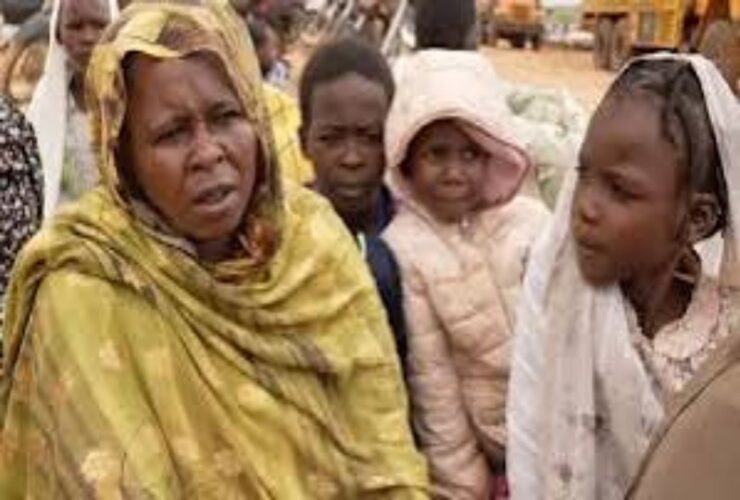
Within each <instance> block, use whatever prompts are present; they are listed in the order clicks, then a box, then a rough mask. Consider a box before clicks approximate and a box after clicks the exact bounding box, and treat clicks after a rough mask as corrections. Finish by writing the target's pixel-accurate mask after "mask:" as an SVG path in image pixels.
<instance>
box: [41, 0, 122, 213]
mask: <svg viewBox="0 0 740 500" xmlns="http://www.w3.org/2000/svg"><path fill="white" fill-rule="evenodd" d="M117 14H118V3H117V1H116V0H54V3H53V6H52V15H51V24H50V26H51V28H50V37H49V51H48V54H47V59H46V66H45V68H44V74H43V76H42V77H41V80H40V81H39V84H38V86H37V87H36V90H35V92H34V95H33V98H32V99H31V103H30V105H29V108H28V118H29V120H30V121H31V123H32V124H33V126H34V129H35V131H36V136H37V138H38V143H39V150H40V152H41V162H42V165H43V169H44V218H49V217H51V216H52V215H54V212H55V210H56V208H57V206H58V205H59V204H60V203H63V202H66V201H71V200H74V199H76V198H78V197H79V196H80V195H82V193H84V192H86V191H87V190H89V189H90V188H92V187H93V186H95V185H96V184H97V182H98V170H97V167H96V164H95V159H94V156H93V152H92V143H91V131H90V130H89V125H88V120H87V109H86V105H85V72H86V70H87V64H88V61H89V60H90V55H91V54H92V50H93V48H94V47H95V44H96V43H97V41H98V38H99V37H100V35H101V33H102V32H103V29H104V28H105V27H106V26H107V25H108V23H109V22H110V21H111V19H113V18H114V17H115V16H116V15H117Z"/></svg>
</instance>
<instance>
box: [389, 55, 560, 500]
mask: <svg viewBox="0 0 740 500" xmlns="http://www.w3.org/2000/svg"><path fill="white" fill-rule="evenodd" d="M486 65H487V63H486V62H484V64H483V66H481V65H479V64H477V63H476V62H474V61H471V59H470V58H464V57H463V58H456V57H455V55H454V54H446V55H445V56H444V57H439V58H424V59H423V60H419V63H418V64H417V66H416V67H415V68H413V71H414V73H413V74H414V75H416V78H415V80H414V82H413V84H411V82H406V83H407V84H406V85H404V86H402V87H399V88H398V89H397V94H396V97H395V99H394V102H393V104H392V106H391V111H390V114H389V117H388V121H387V124H386V144H385V145H386V156H387V165H388V168H389V169H390V175H391V178H392V181H393V186H394V189H395V191H396V195H397V197H398V198H399V201H400V206H399V210H398V214H397V215H396V218H395V219H394V220H393V222H392V223H391V225H390V227H389V228H388V230H387V231H386V233H385V235H384V237H385V238H386V240H387V242H388V243H389V244H390V246H391V248H392V250H393V251H394V252H395V255H396V258H397V260H398V262H399V264H400V267H401V276H402V281H403V288H404V309H405V314H406V319H407V327H408V348H409V354H408V365H407V367H408V370H409V373H408V384H409V388H410V392H411V400H412V404H413V418H414V423H415V428H416V431H417V433H418V437H419V441H420V444H421V446H422V449H423V451H424V452H425V453H426V455H427V458H428V459H429V463H430V466H431V476H432V481H433V485H434V495H435V498H445V499H448V498H449V499H455V500H468V499H470V500H479V499H489V498H492V497H493V495H494V494H496V493H495V490H494V487H495V484H496V478H497V477H498V478H501V472H502V471H503V464H504V449H505V431H504V415H505V413H504V401H505V394H506V385H507V380H508V371H509V340H510V338H511V334H512V327H513V314H512V308H513V304H514V303H515V301H516V295H517V291H518V288H519V284H520V280H521V278H522V276H523V270H524V261H525V256H526V253H527V251H528V248H529V246H530V244H531V242H532V241H533V239H534V238H535V236H536V235H537V234H538V233H539V232H540V231H541V229H542V228H543V225H544V223H545V221H546V220H547V218H548V214H547V211H546V209H545V208H544V206H543V205H542V204H541V203H540V202H538V201H535V200H534V199H525V198H515V195H516V193H517V190H518V188H519V186H520V184H521V182H522V179H523V178H524V177H525V175H526V172H527V169H528V167H529V160H528V158H527V156H526V155H525V154H524V153H523V152H522V150H521V148H520V147H519V146H517V143H516V141H515V140H514V138H513V137H511V136H510V134H508V133H507V120H508V119H509V115H508V114H507V112H506V110H505V109H506V108H505V106H504V104H503V101H502V99H500V96H499V95H497V94H496V93H495V91H493V90H492V89H491V87H489V86H487V85H486V84H485V82H486V80H485V79H484V78H481V75H482V74H485V72H486V71H489V70H488V68H487V66H486ZM451 89H464V92H457V91H451ZM497 473H498V475H497Z"/></svg>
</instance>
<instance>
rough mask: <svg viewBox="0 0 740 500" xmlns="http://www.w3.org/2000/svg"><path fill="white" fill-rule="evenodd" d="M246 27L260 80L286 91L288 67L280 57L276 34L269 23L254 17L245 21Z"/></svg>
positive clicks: (288, 83) (280, 47) (288, 81)
mask: <svg viewBox="0 0 740 500" xmlns="http://www.w3.org/2000/svg"><path fill="white" fill-rule="evenodd" d="M247 27H248V28H249V35H250V36H251V37H252V43H254V48H255V50H256V51H257V57H258V59H259V62H260V70H261V71H262V78H264V80H265V82H266V83H269V84H270V85H274V86H275V87H277V88H279V89H281V90H285V89H287V88H288V86H289V85H290V66H289V65H288V63H287V62H286V61H285V59H283V57H282V53H283V48H282V43H281V41H280V37H279V36H278V34H277V32H276V31H275V29H274V28H273V27H272V26H271V25H270V23H268V22H267V21H265V20H263V19H261V18H259V17H256V16H252V17H250V18H249V19H247Z"/></svg>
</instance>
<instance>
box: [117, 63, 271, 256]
mask: <svg viewBox="0 0 740 500" xmlns="http://www.w3.org/2000/svg"><path fill="white" fill-rule="evenodd" d="M130 69H131V73H129V74H128V75H127V77H128V78H127V81H130V82H132V84H131V88H130V89H129V95H130V101H129V105H128V112H127V115H126V121H125V130H124V132H125V137H126V140H125V141H124V155H123V156H124V158H126V161H127V162H128V163H129V165H128V168H130V169H131V171H132V174H133V176H134V178H135V181H136V182H137V184H138V187H139V188H140V189H141V190H142V191H143V193H144V195H145V196H146V198H147V200H148V201H149V203H150V204H151V205H153V206H154V208H156V209H157V210H158V211H159V212H160V213H161V215H162V216H163V217H164V218H165V219H166V220H167V222H168V223H169V224H170V225H171V226H172V227H173V228H174V229H175V230H177V231H178V232H179V233H180V234H182V235H184V236H185V237H187V238H188V239H190V240H191V241H193V242H195V243H196V245H198V244H203V245H213V244H218V243H219V242H228V241H231V240H233V236H234V234H235V233H236V232H237V230H238V229H239V228H240V226H241V224H242V222H243V219H244V215H245V212H246V211H247V207H248V205H249V202H250V199H251V196H252V192H253V190H254V186H255V182H256V179H257V168H258V158H259V154H258V148H259V141H258V138H257V134H256V131H255V129H254V127H253V126H252V125H251V124H250V122H249V121H248V120H247V116H246V114H245V112H244V109H243V108H242V104H241V102H240V100H239V99H238V98H237V96H236V94H235V92H234V90H233V88H232V87H231V85H230V84H229V81H228V79H227V77H226V74H225V72H224V71H223V70H222V68H221V66H220V64H219V63H217V62H216V61H215V60H214V59H212V58H210V57H208V56H205V55H196V56H190V57H186V58H182V59H165V60H156V59H152V58H149V57H146V56H136V59H134V61H133V65H132V66H131V68H130Z"/></svg>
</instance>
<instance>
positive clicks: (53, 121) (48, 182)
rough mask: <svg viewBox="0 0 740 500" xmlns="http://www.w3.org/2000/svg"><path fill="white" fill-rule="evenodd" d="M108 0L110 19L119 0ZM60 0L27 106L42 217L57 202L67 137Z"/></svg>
mask: <svg viewBox="0 0 740 500" xmlns="http://www.w3.org/2000/svg"><path fill="white" fill-rule="evenodd" d="M105 1H107V2H108V12H109V13H110V18H111V20H113V19H115V18H116V17H117V16H118V1H117V0H105ZM61 4H62V0H54V4H53V6H52V11H51V22H50V23H49V26H50V28H49V33H50V36H49V51H48V52H47V56H46V64H45V66H44V74H43V75H42V76H41V80H40V81H39V83H38V85H37V86H36V90H35V91H34V93H33V97H32V98H31V103H30V104H29V106H28V112H27V116H28V120H29V121H30V122H31V123H32V124H33V128H34V130H35V131H36V139H37V140H38V145H39V152H40V154H41V164H42V166H43V169H44V219H49V218H50V217H51V216H52V215H54V210H55V209H56V207H57V204H58V202H59V193H60V190H61V186H62V169H63V168H64V150H65V140H66V137H67V103H68V93H69V85H70V80H71V75H70V74H69V70H68V68H67V65H68V61H67V52H66V50H65V49H64V47H63V46H62V45H61V44H60V43H59V40H58V39H57V37H56V33H57V30H58V25H59V18H60V11H61Z"/></svg>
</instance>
